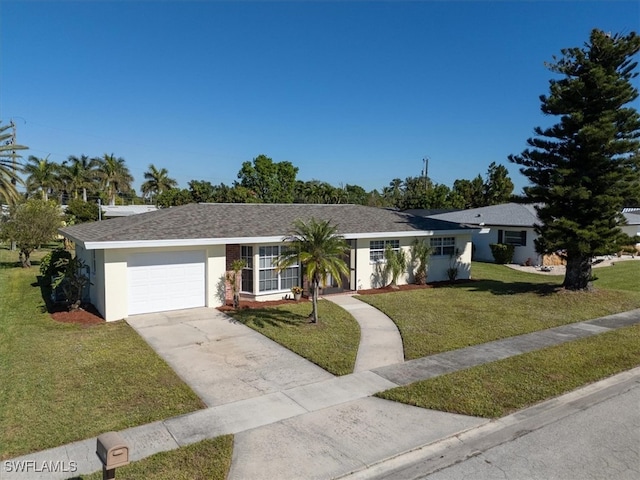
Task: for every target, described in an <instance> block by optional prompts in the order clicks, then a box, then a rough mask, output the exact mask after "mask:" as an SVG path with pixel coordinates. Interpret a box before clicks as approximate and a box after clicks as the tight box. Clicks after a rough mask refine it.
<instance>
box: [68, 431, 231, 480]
mask: <svg viewBox="0 0 640 480" xmlns="http://www.w3.org/2000/svg"><path fill="white" fill-rule="evenodd" d="M232 453H233V435H222V436H220V437H216V438H213V439H210V440H203V441H201V442H198V443H194V444H192V445H188V446H186V447H182V448H179V449H177V450H171V451H169V452H161V453H157V454H155V455H152V456H150V457H147V458H145V459H143V460H140V461H138V462H134V463H130V464H129V465H127V466H125V467H120V468H118V469H117V470H116V477H117V478H126V479H127V480H162V479H167V478H171V479H172V480H225V479H226V478H227V474H228V472H229V468H230V467H231V456H232ZM74 480H102V471H100V472H96V473H93V474H91V475H84V476H81V477H76V478H75V479H74Z"/></svg>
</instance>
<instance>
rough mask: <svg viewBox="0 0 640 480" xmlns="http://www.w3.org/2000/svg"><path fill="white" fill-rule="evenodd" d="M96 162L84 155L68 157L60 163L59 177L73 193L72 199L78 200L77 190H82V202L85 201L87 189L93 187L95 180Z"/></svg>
mask: <svg viewBox="0 0 640 480" xmlns="http://www.w3.org/2000/svg"><path fill="white" fill-rule="evenodd" d="M98 163H99V162H98V160H97V159H95V158H89V157H88V156H86V155H80V157H76V156H75V155H70V156H69V158H68V159H67V160H65V161H64V162H62V172H61V176H62V178H63V179H64V181H65V183H66V184H67V187H68V188H69V189H70V190H71V191H73V198H74V199H77V198H78V190H80V189H82V200H83V201H85V202H86V201H87V189H88V188H91V187H92V186H93V185H94V180H96V179H97V175H98V173H97V167H98Z"/></svg>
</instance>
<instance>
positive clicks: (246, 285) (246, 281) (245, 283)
mask: <svg viewBox="0 0 640 480" xmlns="http://www.w3.org/2000/svg"><path fill="white" fill-rule="evenodd" d="M240 258H241V259H242V260H244V267H243V268H242V291H243V292H250V293H253V247H252V246H251V245H242V246H241V247H240Z"/></svg>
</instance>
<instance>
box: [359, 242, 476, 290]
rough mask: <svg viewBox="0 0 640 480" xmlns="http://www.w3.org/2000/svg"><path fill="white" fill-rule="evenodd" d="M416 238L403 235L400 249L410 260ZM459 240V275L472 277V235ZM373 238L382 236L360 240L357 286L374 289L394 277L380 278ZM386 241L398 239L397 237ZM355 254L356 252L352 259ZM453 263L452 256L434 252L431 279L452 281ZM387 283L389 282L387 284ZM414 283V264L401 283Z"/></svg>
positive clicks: (429, 272)
mask: <svg viewBox="0 0 640 480" xmlns="http://www.w3.org/2000/svg"><path fill="white" fill-rule="evenodd" d="M451 236H452V235H434V236H425V237H419V238H423V239H424V240H426V241H427V242H428V241H429V240H430V239H431V238H438V237H451ZM414 239H415V237H409V238H400V239H398V240H400V248H402V249H403V250H404V251H405V253H406V255H407V262H410V259H411V244H412V243H413V241H414ZM455 239H456V245H455V246H456V248H457V249H458V250H459V252H460V256H459V260H458V278H459V279H468V278H470V275H471V234H464V235H455ZM371 240H380V239H379V238H375V239H373V238H372V239H369V238H365V239H358V241H357V246H358V247H357V248H358V252H357V254H356V257H357V258H356V263H355V268H356V273H357V279H356V288H357V289H358V290H367V289H370V288H379V287H382V286H385V285H387V284H388V283H389V281H390V279H383V278H380V276H379V275H378V274H376V265H375V263H373V262H371V261H370V260H369V242H370V241H371ZM384 240H395V239H394V238H393V237H390V238H388V239H384ZM353 257H354V255H353V254H352V259H353ZM450 266H451V259H450V258H449V256H448V255H442V256H438V255H432V256H431V258H430V259H429V265H428V270H427V282H438V281H443V280H448V279H449V277H448V276H447V270H448V269H449V268H450ZM385 282H386V283H385ZM411 282H413V265H410V264H409V265H407V270H406V272H404V273H403V274H402V275H400V277H399V278H398V284H399V285H404V284H407V283H411Z"/></svg>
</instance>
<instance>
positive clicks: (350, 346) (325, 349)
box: [232, 300, 360, 375]
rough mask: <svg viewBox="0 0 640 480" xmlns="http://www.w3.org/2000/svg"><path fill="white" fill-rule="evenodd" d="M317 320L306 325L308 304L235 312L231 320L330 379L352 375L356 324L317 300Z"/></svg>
mask: <svg viewBox="0 0 640 480" xmlns="http://www.w3.org/2000/svg"><path fill="white" fill-rule="evenodd" d="M318 312H319V315H320V320H319V322H318V324H317V325H314V324H310V323H309V318H308V316H309V314H310V313H311V303H309V302H301V303H291V304H286V305H281V306H278V307H271V308H261V309H253V310H239V311H237V312H235V313H232V316H233V318H235V319H236V320H238V321H239V322H242V323H244V324H245V325H247V326H248V327H251V328H253V329H254V330H256V331H258V332H260V333H262V334H263V335H265V336H266V337H269V338H271V339H272V340H274V341H276V342H278V343H279V344H281V345H283V346H285V347H287V348H288V349H289V350H291V351H293V352H295V353H297V354H298V355H300V356H302V357H304V358H306V359H307V360H310V361H312V362H313V363H315V364H317V365H319V366H320V367H322V368H324V369H325V370H327V371H328V372H331V373H333V374H334V375H346V374H348V373H352V372H353V367H354V365H355V363H356V355H357V353H358V344H359V342H360V327H359V325H358V322H356V320H355V319H354V318H353V317H352V316H351V314H349V313H347V312H346V311H345V310H343V309H342V308H340V307H338V306H337V305H335V304H333V303H331V302H328V301H326V300H320V301H319V302H318Z"/></svg>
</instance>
